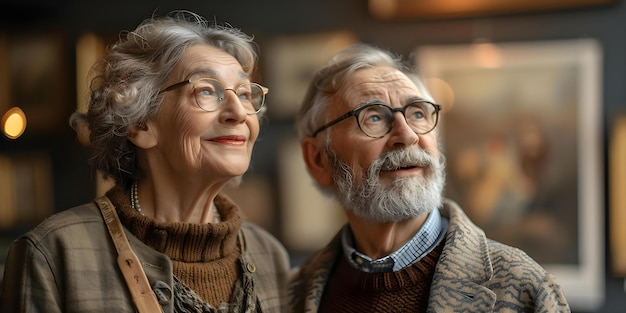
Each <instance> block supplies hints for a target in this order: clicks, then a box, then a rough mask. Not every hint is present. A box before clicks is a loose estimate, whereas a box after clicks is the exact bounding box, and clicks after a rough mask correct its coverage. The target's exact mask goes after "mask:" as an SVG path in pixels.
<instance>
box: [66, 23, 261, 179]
mask: <svg viewBox="0 0 626 313" xmlns="http://www.w3.org/2000/svg"><path fill="white" fill-rule="evenodd" d="M195 45H209V46H213V47H216V48H219V49H221V50H223V51H225V52H227V53H229V54H230V55H232V56H233V57H234V58H235V59H236V60H237V61H238V62H239V64H241V67H242V68H243V70H244V71H245V72H246V73H247V74H249V75H251V76H252V72H253V71H254V70H255V66H256V62H257V58H258V56H257V46H256V45H255V44H254V42H253V41H252V37H251V36H248V35H246V34H245V33H243V32H242V31H240V30H239V29H236V28H233V27H231V26H220V25H210V24H209V23H208V22H207V21H206V20H205V19H204V18H202V17H201V16H199V15H197V14H195V13H191V12H188V11H176V12H173V13H170V14H168V15H167V16H164V17H152V18H149V19H146V20H145V21H143V22H142V23H141V24H140V25H139V26H138V27H137V28H136V29H135V30H134V31H131V32H122V33H121V34H120V39H119V40H118V41H117V42H116V43H115V44H114V45H112V46H111V47H110V48H109V53H108V54H107V56H105V57H104V58H103V59H102V60H100V61H99V62H98V63H97V64H95V65H94V67H93V68H92V69H91V72H90V77H93V79H92V80H91V88H90V89H91V92H90V101H89V108H88V110H87V112H86V113H81V112H78V111H77V112H75V113H74V114H72V116H71V118H70V125H71V126H72V128H74V130H76V132H77V133H79V135H80V132H81V131H84V130H88V131H89V142H90V147H91V148H92V149H93V155H92V157H91V160H90V163H91V166H92V168H93V169H94V170H99V171H101V172H102V173H103V174H104V176H105V177H112V178H113V179H115V180H116V182H117V183H120V184H123V185H126V186H128V185H129V184H130V183H132V182H133V181H135V180H137V179H138V178H139V176H140V175H141V173H140V170H139V168H138V165H137V161H136V160H137V156H136V147H135V146H134V145H133V144H132V143H131V142H130V141H129V140H128V135H129V131H130V130H131V128H132V127H133V126H141V125H143V124H144V123H145V122H146V120H147V119H148V118H149V117H151V116H152V115H154V114H155V113H156V112H157V111H158V109H159V106H160V104H161V101H162V99H163V97H162V95H161V94H160V93H159V91H160V90H161V88H163V85H164V84H165V83H166V82H167V80H168V77H169V76H170V74H171V73H172V71H173V69H174V67H175V66H176V64H177V63H178V62H179V61H180V59H181V57H182V55H183V53H184V52H185V50H186V49H187V48H189V47H191V46H195Z"/></svg>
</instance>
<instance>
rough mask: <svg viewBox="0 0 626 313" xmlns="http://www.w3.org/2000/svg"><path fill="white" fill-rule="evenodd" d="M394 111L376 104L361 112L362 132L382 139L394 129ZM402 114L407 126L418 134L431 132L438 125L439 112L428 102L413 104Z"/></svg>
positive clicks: (404, 109) (406, 107)
mask: <svg viewBox="0 0 626 313" xmlns="http://www.w3.org/2000/svg"><path fill="white" fill-rule="evenodd" d="M394 111H399V110H397V109H396V110H394V109H392V108H390V107H389V106H386V105H379V104H374V105H370V106H367V107H365V108H363V110H362V111H360V112H359V116H358V122H359V127H360V128H361V130H362V131H363V132H364V133H365V134H366V135H368V136H370V137H382V136H384V135H386V134H387V133H388V132H389V131H390V130H391V127H393V121H394ZM402 112H403V115H404V118H405V120H406V122H407V124H408V125H409V126H410V127H411V129H413V131H415V132H416V133H418V134H423V133H427V132H429V131H431V130H432V129H433V128H434V127H435V125H436V124H437V114H436V113H437V110H436V108H435V107H434V106H433V105H432V104H430V103H428V102H415V103H411V104H409V105H407V106H405V107H404V108H402Z"/></svg>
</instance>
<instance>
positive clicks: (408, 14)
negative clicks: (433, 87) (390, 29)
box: [368, 0, 616, 20]
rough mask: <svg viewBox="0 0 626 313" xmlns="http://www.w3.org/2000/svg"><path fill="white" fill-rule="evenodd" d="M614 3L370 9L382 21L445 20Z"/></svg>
mask: <svg viewBox="0 0 626 313" xmlns="http://www.w3.org/2000/svg"><path fill="white" fill-rule="evenodd" d="M615 2H616V0H559V1H545V0H508V1H501V0H475V1H456V0H419V1H410V0H368V9H369V12H370V14H371V15H372V16H373V17H375V18H378V19H382V20H387V19H410V18H420V19H443V18H463V17H475V16H490V15H498V14H519V13H529V12H542V11H555V10H568V9H570V10H571V9H580V8H588V7H594V6H600V5H608V4H613V3H615Z"/></svg>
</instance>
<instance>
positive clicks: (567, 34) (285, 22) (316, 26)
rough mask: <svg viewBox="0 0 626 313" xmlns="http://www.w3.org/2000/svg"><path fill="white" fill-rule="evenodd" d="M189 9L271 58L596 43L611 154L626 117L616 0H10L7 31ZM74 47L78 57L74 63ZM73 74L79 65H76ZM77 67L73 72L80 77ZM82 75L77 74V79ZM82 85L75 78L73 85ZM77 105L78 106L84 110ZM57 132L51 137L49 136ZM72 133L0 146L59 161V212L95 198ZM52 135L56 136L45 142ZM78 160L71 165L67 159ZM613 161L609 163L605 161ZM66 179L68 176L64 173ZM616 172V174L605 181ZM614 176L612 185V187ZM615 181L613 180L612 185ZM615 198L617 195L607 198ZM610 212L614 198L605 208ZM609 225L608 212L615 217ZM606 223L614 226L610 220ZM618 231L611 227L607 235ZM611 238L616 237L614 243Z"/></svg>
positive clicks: (274, 135)
mask: <svg viewBox="0 0 626 313" xmlns="http://www.w3.org/2000/svg"><path fill="white" fill-rule="evenodd" d="M174 9H187V10H190V11H194V12H196V13H199V14H201V15H203V16H205V17H207V18H208V19H215V21H217V22H218V23H225V22H228V23H230V24H232V25H234V26H235V27H238V28H241V29H242V30H243V31H244V32H246V33H249V34H254V35H255V36H256V38H257V41H258V42H259V44H260V47H261V54H263V49H264V45H263V44H264V42H267V41H268V40H270V39H272V38H274V37H276V36H283V35H296V34H306V33H318V32H323V31H334V30H347V31H349V32H351V33H353V34H355V35H356V37H357V38H358V39H359V40H361V41H363V42H367V43H373V44H376V45H379V46H382V47H385V48H388V49H390V50H392V51H395V52H396V53H399V54H402V55H405V56H406V55H409V54H410V53H411V52H412V51H413V50H414V49H415V48H416V47H418V46H420V45H430V44H457V43H459V44H467V43H471V42H472V41H473V40H474V39H476V37H477V36H488V37H489V38H490V39H491V40H492V41H493V42H508V41H536V40H552V39H574V38H595V39H597V40H598V41H599V43H600V44H601V46H602V48H603V52H604V55H603V62H604V67H603V69H602V70H603V90H602V99H603V111H602V117H603V122H604V126H603V134H604V142H603V143H602V145H601V146H602V147H603V156H604V160H605V161H606V151H607V142H608V136H609V131H610V129H611V127H612V122H613V120H612V118H613V117H614V116H615V115H616V114H618V113H623V112H624V111H626V88H624V83H625V82H626V79H625V77H624V76H625V75H626V58H625V56H626V38H625V36H624V31H625V30H626V6H625V5H624V3H623V2H621V1H617V3H616V4H613V5H607V6H600V7H593V8H587V9H578V10H564V11H552V12H543V13H533V14H515V15H501V16H492V17H475V18H457V19H447V20H435V19H430V20H405V21H379V20H376V19H374V18H372V17H371V16H370V15H369V13H368V10H367V1H366V0H341V1H336V0H304V1H293V0H272V1H258V0H255V1H253V0H239V1H224V0H223V1H190V0H186V1H185V0H179V1H100V2H96V1H61V2H57V3H53V2H52V1H46V2H44V1H12V0H11V1H8V2H7V1H6V0H5V1H4V2H3V3H2V4H0V32H2V31H8V32H9V33H20V32H25V31H37V30H46V29H56V30H59V31H61V32H63V33H65V34H66V35H67V38H68V39H69V42H70V44H72V43H73V41H75V40H76V39H77V38H78V36H80V35H81V34H83V33H85V32H96V33H99V34H109V35H110V34H113V35H114V34H116V33H118V32H119V31H120V30H130V29H133V28H134V27H135V26H136V25H137V24H138V23H139V22H140V21H141V20H143V19H144V18H147V17H149V16H150V15H152V14H153V13H156V14H158V15H163V14H165V13H167V12H169V11H171V10H174ZM71 53H72V52H71V51H70V52H69V54H70V56H69V57H70V58H71V57H72V56H71ZM72 71H73V69H72ZM72 71H70V72H72ZM71 79H74V80H75V78H74V77H72V75H70V80H71ZM71 85H75V81H71V84H70V86H71ZM74 105H75V103H68V106H69V107H74ZM264 131H265V132H266V133H265V135H264V138H265V139H264V140H265V141H264V144H263V145H262V146H260V147H258V148H256V150H255V158H256V159H255V162H256V166H257V168H263V169H264V170H265V171H268V172H272V171H274V170H275V166H276V165H275V164H274V163H275V161H274V154H275V152H276V151H277V150H278V142H279V138H280V134H281V133H284V132H293V128H292V126H291V123H290V121H274V122H270V123H269V125H266V129H265V130H264ZM46 136H48V137H46ZM72 136H73V135H72V134H71V132H70V131H69V129H68V128H64V129H63V130H60V131H59V132H57V133H53V134H47V135H39V136H35V137H34V138H30V139H28V140H26V143H22V144H20V145H18V144H17V143H14V142H10V141H7V140H4V141H2V142H0V152H7V151H13V150H16V149H17V150H19V149H32V148H33V147H44V148H45V149H50V150H51V151H54V152H53V155H55V158H57V159H58V161H55V194H56V197H55V202H56V203H55V207H56V208H60V209H63V208H67V207H70V206H73V205H76V204H79V203H81V202H84V201H87V200H89V199H90V198H91V197H92V191H91V190H92V188H91V186H86V184H83V183H77V182H84V181H86V180H90V179H91V177H90V174H89V171H88V170H87V168H86V166H85V165H84V164H85V163H84V162H83V161H82V160H84V159H85V158H86V156H85V152H84V151H83V149H82V148H81V147H80V146H79V145H78V143H77V142H76V141H75V140H74V139H73V137H72ZM45 138H49V139H45ZM68 157H69V159H70V160H69V161H68V160H67V158H68ZM605 164H606V162H605ZM61 173H62V175H61ZM608 175H610V173H608V171H607V170H606V166H605V176H607V177H608ZM606 181H607V180H605V183H606ZM605 185H606V184H605ZM605 195H607V197H605V199H608V193H607V194H605ZM605 207H606V208H608V202H605ZM605 213H606V214H605V216H606V219H608V218H609V217H608V210H607V211H606V212H605ZM605 224H606V223H605ZM606 234H608V231H607V232H606V233H605V235H606ZM607 238H608V237H607ZM606 251H607V256H606V260H607V264H606V268H607V271H606V278H607V282H606V304H605V305H604V307H603V308H602V309H601V310H599V311H597V312H623V310H624V309H623V308H625V307H626V294H625V293H624V285H623V284H624V280H623V279H620V278H616V277H613V275H612V274H611V272H610V264H609V261H608V260H610V251H609V250H608V244H607V245H606Z"/></svg>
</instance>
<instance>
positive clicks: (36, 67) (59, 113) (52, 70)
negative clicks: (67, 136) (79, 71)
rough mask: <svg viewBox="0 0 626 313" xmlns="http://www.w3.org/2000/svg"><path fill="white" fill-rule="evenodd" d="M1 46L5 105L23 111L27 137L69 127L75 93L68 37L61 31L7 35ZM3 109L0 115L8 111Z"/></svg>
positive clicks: (0, 40) (0, 72) (0, 38)
mask: <svg viewBox="0 0 626 313" xmlns="http://www.w3.org/2000/svg"><path fill="white" fill-rule="evenodd" d="M0 46H2V47H0V82H4V83H5V86H4V87H3V88H2V89H3V90H5V91H6V94H7V96H5V97H3V98H4V100H5V101H6V102H4V104H10V105H9V106H18V107H20V108H21V109H22V110H23V112H24V114H25V116H26V120H27V127H26V130H25V133H24V135H28V134H35V135H42V134H48V133H50V132H56V131H59V130H60V129H62V128H64V127H67V126H66V125H67V117H68V116H69V114H70V112H71V111H72V106H71V105H68V104H69V103H71V102H70V92H71V90H72V89H71V84H70V83H69V82H70V81H71V75H70V73H69V72H68V70H67V69H68V68H70V66H69V65H70V60H69V58H68V57H67V56H68V55H69V54H68V51H69V44H68V40H67V37H66V35H65V34H63V33H61V32H57V31H50V32H22V33H19V32H18V33H7V34H1V35H0ZM5 65H6V66H5ZM34 90H37V92H33V91H34ZM2 105H3V104H0V114H2V113H4V110H5V108H4V107H2Z"/></svg>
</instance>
